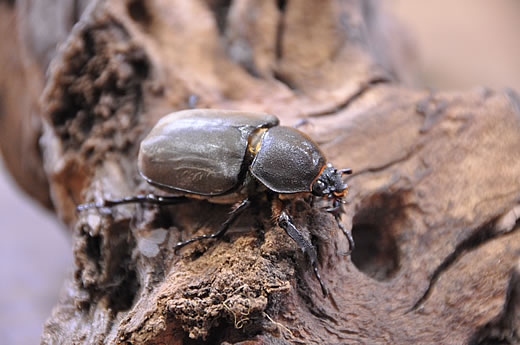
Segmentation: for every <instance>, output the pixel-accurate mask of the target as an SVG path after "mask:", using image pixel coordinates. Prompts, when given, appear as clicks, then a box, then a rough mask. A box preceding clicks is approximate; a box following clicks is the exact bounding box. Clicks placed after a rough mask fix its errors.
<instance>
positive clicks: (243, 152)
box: [77, 109, 354, 296]
mask: <svg viewBox="0 0 520 345" xmlns="http://www.w3.org/2000/svg"><path fill="white" fill-rule="evenodd" d="M278 124H279V120H278V118H277V117H275V116H273V115H270V114H265V113H252V112H243V111H233V110H215V109H193V110H184V111H179V112H175V113H171V114H169V115H166V116H165V117H163V118H162V119H160V120H159V121H158V122H157V124H156V125H155V127H154V128H153V129H152V130H151V131H150V133H149V134H148V136H147V137H146V138H145V139H144V140H143V141H142V142H141V147H140V149H139V157H138V168H139V172H140V174H141V176H142V177H143V178H144V179H145V180H146V181H147V182H148V183H149V184H151V185H153V186H155V187H157V188H159V189H162V190H165V191H168V192H171V193H175V195H171V196H159V195H155V194H144V195H136V196H132V197H126V198H121V199H114V200H103V201H101V202H99V203H86V204H81V205H78V207H77V209H78V210H79V211H81V210H85V209H89V208H104V207H112V206H115V205H120V204H127V203H152V204H160V205H171V204H176V203H180V202H184V201H186V200H188V199H187V198H197V199H206V200H208V201H210V202H214V203H224V204H234V203H236V206H235V208H234V209H233V210H232V211H231V213H230V215H229V218H228V219H227V220H226V221H225V222H224V223H223V224H222V225H221V226H220V229H219V230H218V231H217V232H215V233H213V234H207V235H202V236H198V237H194V238H192V239H189V240H187V241H184V242H179V243H177V245H176V247H175V249H178V248H180V247H183V246H185V245H187V244H189V243H192V242H195V241H200V240H203V239H208V238H218V237H221V236H223V235H224V234H225V232H226V231H227V230H228V229H229V227H230V226H231V225H232V224H233V222H234V221H235V220H236V219H237V218H238V217H239V216H240V215H241V214H242V213H243V212H244V210H245V209H246V208H247V207H248V206H249V205H250V203H251V202H250V200H249V198H250V197H251V196H252V195H254V194H257V193H262V192H264V193H267V194H268V195H269V199H270V200H271V202H272V214H273V219H275V220H276V222H277V224H278V225H279V226H280V227H281V228H283V229H284V230H285V232H286V233H287V234H288V235H289V237H291V238H292V239H293V240H294V241H295V242H296V243H297V244H298V245H299V246H300V248H301V249H302V251H303V252H304V253H305V254H307V256H308V258H309V260H310V263H311V265H312V268H313V270H314V274H315V275H316V278H317V279H318V281H319V283H320V286H321V289H322V292H323V294H324V295H325V296H326V295H327V290H326V288H325V286H324V284H323V282H322V280H321V277H320V273H319V271H318V266H317V262H316V261H317V253H316V248H315V247H314V246H313V245H312V243H311V242H310V241H308V240H307V239H306V238H305V237H304V236H303V235H302V233H301V232H300V231H299V230H298V228H296V226H295V225H294V224H293V221H292V219H291V216H290V215H289V214H288V213H287V211H286V210H285V200H287V199H293V198H296V197H301V196H303V195H305V193H307V194H308V193H312V195H315V196H318V197H322V198H324V199H327V200H331V201H332V205H331V207H330V208H327V211H328V212H331V213H333V214H334V216H335V218H336V221H337V223H338V225H339V227H340V228H341V230H342V231H343V233H344V234H345V235H346V236H347V238H348V240H349V244H350V249H351V250H352V249H353V247H354V240H353V238H352V235H351V233H350V232H348V231H347V230H346V229H345V228H344V227H343V225H342V224H341V223H340V217H341V211H342V203H343V202H344V201H343V199H342V198H343V196H344V195H345V194H346V192H347V188H348V186H347V185H346V184H345V183H344V182H343V180H342V176H343V174H351V173H352V170H351V169H339V170H338V169H335V168H334V167H333V166H332V165H331V164H330V163H327V162H326V159H325V156H324V155H323V153H322V152H321V150H320V149H319V147H318V145H317V144H316V143H315V142H314V141H312V139H310V138H309V137H308V136H307V135H305V134H303V133H301V132H300V131H298V130H296V129H294V128H291V127H283V126H278Z"/></svg>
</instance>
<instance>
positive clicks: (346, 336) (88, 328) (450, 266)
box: [41, 0, 520, 344]
mask: <svg viewBox="0 0 520 345" xmlns="http://www.w3.org/2000/svg"><path fill="white" fill-rule="evenodd" d="M388 25H389V24H388V21H387V20H385V19H384V17H382V14H381V13H380V12H379V11H378V7H377V3H373V2H368V1H339V0H337V1H336V0H327V1H314V0H308V1H252V0H235V1H217V0H213V1H209V0H208V1H206V2H204V1H181V0H178V1H162V0H155V1H144V0H143V1H140V0H126V1H123V0H113V1H96V2H93V3H92V4H91V6H90V7H89V8H88V9H87V10H86V12H85V13H84V14H83V16H82V17H81V20H79V22H78V23H77V24H76V26H75V27H74V28H73V29H72V32H71V33H70V35H69V36H68V38H67V39H66V41H65V42H64V44H63V45H62V47H61V49H60V51H59V53H58V54H57V56H56V57H55V58H54V59H53V60H52V62H51V67H50V72H49V74H48V79H47V80H46V82H45V90H44V94H43V99H42V104H41V106H42V112H43V114H44V122H45V123H46V125H45V126H44V131H43V132H44V134H43V139H42V148H43V154H44V155H43V156H44V160H43V161H44V165H45V171H46V174H47V178H48V181H49V185H50V192H51V195H52V201H53V203H54V207H55V209H56V212H57V213H58V214H59V215H60V217H61V218H62V219H63V220H64V222H66V223H67V224H68V225H70V227H71V229H72V230H73V238H74V255H75V268H74V269H75V270H74V274H73V276H71V277H70V280H69V281H68V282H67V283H66V285H65V288H64V293H63V296H62V300H61V301H60V303H59V305H57V306H56V308H55V310H54V312H53V314H52V316H51V317H50V319H49V321H48V322H47V324H46V326H45V330H44V334H43V336H42V341H43V343H44V344H65V343H74V344H78V343H81V344H98V343H108V344H119V343H124V344H126V343H132V344H159V343H171V344H199V343H200V344H203V343H204V344H205V343H207V344H221V343H222V344H225V343H233V344H234V343H241V344H292V343H294V344H350V343H363V344H365V343H369V344H390V343H392V344H417V343H420V344H439V343H443V344H465V343H471V344H509V343H511V344H514V343H518V342H519V341H520V337H519V333H518V330H519V324H520V320H519V317H518V315H519V312H520V309H519V307H520V298H519V293H520V290H519V285H518V282H519V274H520V266H519V265H520V262H519V253H520V234H519V232H518V231H516V230H517V229H518V227H519V223H518V221H517V220H518V218H519V217H520V204H519V197H520V174H519V171H520V151H519V147H520V101H519V97H518V95H516V94H515V93H514V92H512V91H503V92H497V91H493V90H487V89H475V90H472V91H468V92H465V93H443V92H432V91H425V90H410V89H405V88H400V87H399V86H398V82H399V77H400V76H401V75H402V74H403V73H405V72H404V71H405V68H404V66H406V60H403V55H402V54H400V53H399V52H400V47H401V46H400V44H401V42H400V41H399V39H398V38H395V37H394V39H395V42H392V45H390V44H389V43H388V42H385V41H383V38H384V37H389V36H391V35H389V34H388V32H392V30H394V28H393V27H391V26H388ZM383 32H384V33H385V34H384V35H383V34H382V33H383ZM381 47H386V48H387V49H382V48H381ZM192 96H196V97H197V98H198V102H197V106H198V107H211V108H224V109H226V108H229V109H242V110H252V111H255V110H261V111H266V112H271V113H273V114H276V115H278V116H279V117H280V118H281V120H282V123H283V124H286V125H290V124H294V123H296V122H297V121H298V120H301V119H306V120H308V123H307V124H306V125H305V126H303V127H302V130H303V131H305V132H306V133H308V134H309V135H311V136H312V137H313V138H314V139H315V140H316V141H317V142H318V143H319V144H320V145H321V148H322V149H323V151H324V152H325V153H326V155H327V157H328V158H329V160H330V161H331V162H333V163H334V165H335V166H336V167H342V168H344V167H350V168H353V169H354V171H355V174H354V175H353V176H352V177H351V178H350V179H349V180H348V183H349V184H350V186H351V188H350V192H349V194H348V204H347V205H346V207H345V209H346V214H345V215H344V216H343V218H342V220H343V223H344V225H345V226H346V227H347V228H352V231H353V235H354V239H355V240H356V243H357V247H356V249H355V250H354V251H353V253H352V255H351V256H345V255H342V253H344V252H346V251H347V249H348V242H347V240H346V239H345V238H344V236H343V234H342V233H341V231H340V230H339V229H338V227H337V224H336V223H335V221H334V218H333V217H332V216H331V215H330V214H328V213H327V212H326V211H324V210H323V209H321V208H320V207H319V206H322V205H320V204H319V203H317V204H315V205H314V206H313V207H311V205H310V203H309V202H308V201H307V200H297V201H296V202H294V203H292V204H291V209H290V211H291V214H292V215H293V217H294V219H295V223H296V225H297V226H298V227H299V228H301V229H302V230H303V231H305V233H306V234H307V235H308V236H309V238H311V239H312V241H313V243H315V245H316V246H317V247H318V250H319V258H320V259H319V263H320V264H319V266H320V270H321V274H322V276H323V277H324V280H325V283H326V285H327V286H328V288H329V290H330V291H331V294H330V296H329V297H328V298H324V297H323V296H322V294H321V290H320V286H319V284H318V283H317V281H316V279H315V278H314V276H313V274H312V270H311V269H310V267H309V265H308V263H307V261H306V260H305V258H304V257H303V256H302V254H301V252H300V251H299V249H298V248H297V246H296V244H295V243H293V242H292V241H291V240H290V239H289V238H288V236H287V235H286V234H285V233H284V232H283V230H281V229H280V228H279V227H277V226H275V225H273V223H272V221H271V214H270V208H269V205H268V204H267V202H265V201H263V200H262V199H259V200H258V201H257V202H256V203H255V207H254V208H252V209H251V210H249V211H247V212H248V213H247V214H246V215H245V216H243V217H242V218H241V219H240V221H239V222H238V223H237V224H235V225H234V226H233V229H232V230H233V231H232V233H231V234H230V235H229V236H228V238H227V240H225V241H209V242H205V243H197V244H192V245H189V246H187V247H186V248H184V249H182V250H181V251H179V252H178V253H176V252H174V251H173V250H172V247H173V244H174V243H176V242H177V241H179V240H180V239H187V238H190V237H192V236H194V235H195V234H203V233H209V232H213V231H215V230H216V229H217V228H218V226H219V225H220V224H221V223H222V222H223V220H224V219H225V218H226V215H227V213H228V212H229V206H226V205H215V204H210V203H208V202H205V201H196V200H194V201H192V202H190V203H187V204H183V205H178V206H171V207H151V206H135V205H127V206H120V207H116V208H113V209H112V210H89V211H87V212H83V213H81V214H77V213H76V211H75V206H76V205H77V204H79V203H81V202H85V201H92V200H100V199H102V198H111V197H120V196H127V195H132V194H137V193H141V192H150V191H153V188H151V187H150V186H148V185H146V184H145V183H144V182H143V181H142V180H141V179H140V178H139V176H138V173H137V170H136V155H137V149H138V144H139V141H140V139H141V138H142V137H143V136H144V135H145V134H146V133H147V131H148V130H149V129H150V128H151V126H152V125H153V124H154V123H155V121H157V120H158V119H159V118H160V117H162V116H163V115H165V114H167V113H168V112H170V111H174V110H178V109H184V108H187V107H189V100H190V98H192Z"/></svg>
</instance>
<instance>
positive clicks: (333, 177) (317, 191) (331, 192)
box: [311, 163, 352, 199]
mask: <svg viewBox="0 0 520 345" xmlns="http://www.w3.org/2000/svg"><path fill="white" fill-rule="evenodd" d="M351 173H352V170H351V169H340V170H337V169H335V168H334V167H333V166H332V164H330V163H328V164H327V165H326V166H325V167H324V168H323V170H322V171H321V173H320V175H319V176H318V177H317V178H316V180H314V182H313V183H312V186H311V188H312V194H314V195H316V196H322V197H324V198H327V199H338V198H341V197H343V196H344V195H345V193H346V192H347V188H348V186H347V184H346V183H344V182H343V179H342V178H341V177H342V176H343V174H351Z"/></svg>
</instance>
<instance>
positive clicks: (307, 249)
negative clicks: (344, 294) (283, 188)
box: [273, 200, 328, 297]
mask: <svg viewBox="0 0 520 345" xmlns="http://www.w3.org/2000/svg"><path fill="white" fill-rule="evenodd" d="M280 204H281V202H280V201H279V200H278V201H277V200H274V201H273V216H275V217H276V218H277V219H276V221H277V223H278V225H279V226H280V227H281V228H282V229H284V231H285V232H286V233H287V235H289V237H290V238H292V239H293V240H294V242H296V243H297V244H298V245H299V246H300V249H301V250H302V251H303V253H304V254H307V256H308V257H309V260H310V262H311V265H312V269H313V270H314V275H315V276H316V278H317V279H318V282H319V283H320V286H321V291H322V292H323V296H325V297H327V295H328V292H327V289H326V288H325V284H323V281H322V280H321V276H320V272H319V270H318V265H317V261H318V254H317V253H316V248H314V246H313V245H312V243H310V242H309V241H307V240H306V239H305V237H304V236H303V234H302V233H301V232H300V230H298V228H297V227H296V226H295V225H294V223H293V221H292V219H291V217H290V216H289V214H287V212H286V211H285V210H284V209H282V207H281V205H280Z"/></svg>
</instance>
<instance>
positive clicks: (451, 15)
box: [0, 0, 520, 344]
mask: <svg viewBox="0 0 520 345" xmlns="http://www.w3.org/2000/svg"><path fill="white" fill-rule="evenodd" d="M381 5H382V6H384V10H385V11H386V12H387V13H388V14H389V15H391V16H392V17H393V18H394V19H395V20H396V21H397V22H398V24H399V25H401V26H402V27H403V28H402V31H403V34H404V35H406V36H407V39H408V42H409V52H408V53H409V54H410V55H411V56H413V57H415V60H416V63H415V64H413V65H410V66H407V67H409V68H410V69H411V70H412V72H413V74H415V75H416V76H417V79H418V81H417V80H416V81H414V82H413V84H414V86H416V87H428V88H434V89H438V90H454V89H467V88H472V87H475V86H488V87H491V88H495V89H503V88H505V87H512V88H514V89H516V90H517V91H518V90H520V39H519V36H520V1H518V0H495V1H489V0H458V1H448V0H435V1H434V0H388V1H381ZM390 39H391V38H390ZM390 44H391V42H390ZM1 49H9V47H5V46H3V45H2V48H1ZM0 210H1V211H0V212H1V213H0V214H1V224H2V235H3V238H2V241H0V276H1V277H7V279H2V281H1V282H0V311H1V312H0V339H1V340H0V342H1V343H2V344H37V343H39V337H40V334H41V331H42V325H43V323H44V321H45V320H46V319H47V317H48V316H49V315H50V312H51V308H52V307H53V305H54V304H55V303H56V301H57V298H58V293H59V291H60V288H61V285H62V281H63V279H64V277H65V275H66V274H67V271H68V270H70V269H71V267H72V249H71V243H70V238H69V235H68V233H67V230H66V229H65V228H64V227H63V226H62V225H61V224H60V223H59V221H57V220H56V219H55V218H54V217H53V215H51V214H49V213H48V212H46V211H45V210H44V209H42V208H41V207H39V206H38V205H37V204H36V203H35V202H33V201H32V200H30V199H29V198H28V197H26V196H25V195H23V194H22V193H21V192H20V191H19V189H18V188H17V186H16V184H15V183H14V181H13V180H12V179H11V178H10V176H8V174H7V172H6V171H5V169H4V168H3V165H1V163H0ZM34 224H38V227H34ZM14 263H16V265H14Z"/></svg>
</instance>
